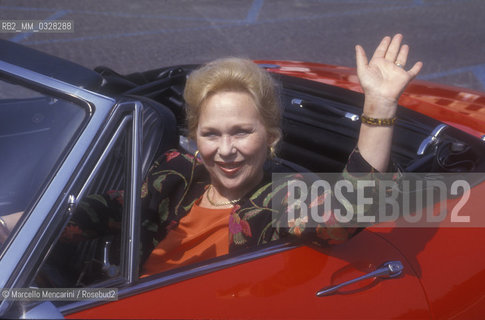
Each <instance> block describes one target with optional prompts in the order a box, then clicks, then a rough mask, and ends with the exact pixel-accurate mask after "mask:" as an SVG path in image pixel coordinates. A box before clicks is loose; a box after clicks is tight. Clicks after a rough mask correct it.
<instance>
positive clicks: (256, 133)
mask: <svg viewBox="0 0 485 320" xmlns="http://www.w3.org/2000/svg"><path fill="white" fill-rule="evenodd" d="M201 108H202V109H201V114H200V117H199V122H198V126H197V131H196V140H197V146H198V148H199V152H200V156H201V157H202V161H203V163H204V166H205V167H206V169H207V171H208V172H209V174H210V178H211V183H212V185H213V186H214V187H215V188H216V190H217V192H218V193H219V194H220V195H221V196H223V197H225V198H228V199H237V198H240V197H242V196H243V195H244V194H246V193H247V192H248V191H250V190H251V189H252V188H253V187H254V186H256V184H258V183H259V182H260V181H261V179H262V177H263V164H264V161H265V160H266V155H267V152H268V147H269V145H270V143H271V139H270V138H269V137H268V134H267V132H266V128H265V127H264V124H263V122H262V120H261V116H260V114H259V112H258V110H257V108H256V105H255V103H254V100H253V98H252V97H251V95H250V94H248V93H245V92H239V91H223V92H219V93H216V94H213V95H211V96H209V97H208V98H207V99H206V100H205V101H204V103H203V104H202V106H201Z"/></svg>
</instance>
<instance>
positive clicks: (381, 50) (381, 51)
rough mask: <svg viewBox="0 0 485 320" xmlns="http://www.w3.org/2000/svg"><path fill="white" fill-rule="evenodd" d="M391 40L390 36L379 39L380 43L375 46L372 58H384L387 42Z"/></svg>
mask: <svg viewBox="0 0 485 320" xmlns="http://www.w3.org/2000/svg"><path fill="white" fill-rule="evenodd" d="M390 41H391V38H390V37H384V38H382V40H381V43H379V45H378V46H377V48H376V51H374V55H373V56H372V59H377V58H384V57H385V56H386V52H387V48H388V47H389V43H390Z"/></svg>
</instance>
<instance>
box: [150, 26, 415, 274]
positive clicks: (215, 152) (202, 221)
mask: <svg viewBox="0 0 485 320" xmlns="http://www.w3.org/2000/svg"><path fill="white" fill-rule="evenodd" d="M401 41H402V36H401V35H400V34H397V35H395V36H394V37H393V38H392V39H391V38H389V37H385V38H384V39H382V41H381V43H380V44H379V46H378V47H377V49H376V51H375V53H374V55H373V57H372V59H371V60H370V62H368V60H367V57H366V54H365V52H364V50H363V49H362V47H361V46H356V60H357V72H358V77H359V80H360V82H361V86H362V88H363V90H364V93H365V103H364V112H363V117H362V119H363V124H362V126H361V129H360V135H359V140H358V144H357V146H358V150H356V151H354V152H353V154H352V155H351V157H350V159H349V163H348V164H347V169H346V170H347V171H350V172H355V171H367V172H370V173H372V172H375V171H385V169H386V168H387V167H388V162H389V155H390V146H391V139H392V132H393V126H392V125H393V123H394V121H395V112H396V108H397V101H398V98H399V96H400V94H401V93H402V91H403V90H404V88H405V87H406V85H407V84H408V83H409V82H410V81H411V80H412V79H413V78H414V77H415V76H416V75H417V74H418V72H419V70H420V69H421V67H422V63H421V62H418V63H416V64H415V65H414V66H413V67H412V68H411V69H410V70H409V71H405V70H404V65H405V64H406V60H407V56H408V50H409V49H408V46H406V45H402V46H401ZM184 97H185V100H186V103H187V107H188V109H187V114H188V128H189V135H190V137H191V138H193V139H194V140H195V141H196V143H197V147H198V159H192V158H190V157H188V156H187V155H182V154H180V153H178V152H177V151H171V152H169V153H167V154H165V155H164V156H163V157H162V158H160V159H159V160H158V161H157V162H156V163H155V164H154V166H153V167H152V169H151V171H150V174H149V178H148V181H147V182H146V183H145V185H144V189H143V193H142V197H143V198H144V201H145V202H144V208H146V212H147V213H148V212H151V216H152V218H151V219H150V218H149V219H147V220H145V222H144V224H145V225H149V224H150V223H152V225H156V228H153V229H156V231H155V232H153V233H152V234H151V235H150V234H148V233H145V236H153V237H154V238H155V240H156V241H160V242H158V244H157V245H156V247H155V249H154V250H153V251H152V252H151V254H150V256H149V257H148V260H147V261H146V263H145V265H144V272H145V274H147V275H148V274H154V273H157V272H160V271H162V270H167V269H170V268H172V267H175V266H182V265H186V264H189V263H193V262H196V261H200V260H203V259H207V258H210V257H215V256H218V255H221V254H225V253H228V252H231V251H233V250H236V249H237V248H241V247H249V246H253V245H259V244H262V243H266V242H268V241H272V240H275V239H278V238H280V237H282V236H286V235H287V234H288V233H289V234H294V235H299V236H302V232H303V228H304V224H302V223H301V221H300V224H298V225H295V222H294V221H293V224H291V223H292V222H290V228H289V229H287V230H284V229H279V228H274V222H275V221H274V220H273V219H274V216H272V215H271V206H270V205H269V202H268V201H267V200H268V197H271V196H272V195H270V192H271V188H270V186H271V182H270V181H269V179H268V178H265V173H264V171H263V164H264V162H265V161H266V159H267V157H268V155H269V154H270V153H272V150H273V149H274V146H275V145H276V144H277V142H278V140H279V139H280V135H281V133H280V129H279V121H280V111H279V110H280V109H279V106H278V103H277V98H276V92H275V86H274V84H273V82H272V79H271V77H270V76H269V75H268V74H267V73H266V72H265V71H263V70H262V69H260V68H259V67H258V66H256V65H254V64H253V63H252V62H249V61H247V60H242V59H234V58H232V59H231V58H230V59H222V60H216V61H214V62H212V63H209V64H208V65H206V66H203V67H202V68H201V69H199V70H196V71H194V72H193V73H192V74H191V75H190V77H189V79H188V80H187V85H186V88H185V92H184ZM160 208H163V209H160ZM160 217H162V218H160ZM160 220H161V221H162V222H160ZM228 227H229V230H227V229H228ZM328 227H329V225H328V224H327V225H325V226H320V228H319V227H317V228H315V229H314V230H310V231H309V232H308V233H309V234H311V235H310V236H311V237H313V238H314V239H318V240H321V241H323V242H324V243H332V242H335V241H341V240H344V239H346V238H349V237H351V236H352V235H353V234H354V232H355V229H354V228H328ZM228 233H229V242H228V241H227V238H228Z"/></svg>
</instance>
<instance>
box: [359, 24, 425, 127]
mask: <svg viewBox="0 0 485 320" xmlns="http://www.w3.org/2000/svg"><path fill="white" fill-rule="evenodd" d="M401 42H402V35H401V34H396V35H395V36H394V37H393V38H392V39H391V38H390V37H384V38H383V39H382V41H381V43H380V44H379V46H378V47H377V49H376V50H375V52H374V55H373V56H372V58H371V60H370V61H368V59H367V56H366V54H365V51H364V49H363V48H362V47H361V46H360V45H357V46H356V47H355V51H356V62H357V75H358V77H359V81H360V85H361V86H362V89H363V90H364V93H365V96H366V100H370V101H369V102H372V103H370V104H366V105H367V107H372V108H368V109H369V110H366V109H364V113H365V114H366V115H368V116H371V117H376V118H389V117H393V116H394V113H395V109H396V104H397V100H398V99H399V96H400V95H401V94H402V92H403V91H404V89H405V88H406V86H407V85H408V83H409V82H410V81H411V80H412V79H414V77H416V75H417V74H418V73H419V71H420V70H421V67H422V66H423V64H422V63H421V62H416V63H415V64H414V66H413V67H412V68H411V69H409V70H407V71H406V69H405V66H406V61H407V58H408V52H409V47H408V46H407V45H401Z"/></svg>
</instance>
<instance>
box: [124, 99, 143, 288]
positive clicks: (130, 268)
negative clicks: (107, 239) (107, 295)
mask: <svg viewBox="0 0 485 320" xmlns="http://www.w3.org/2000/svg"><path fill="white" fill-rule="evenodd" d="M142 109H143V106H142V104H141V103H140V102H138V101H137V102H135V109H134V110H133V126H132V150H131V175H132V176H131V182H130V189H131V190H130V191H131V192H130V207H129V212H130V215H129V223H128V234H129V239H128V243H127V249H128V253H127V255H128V257H127V258H128V259H127V260H128V261H127V266H126V268H127V273H128V282H130V283H132V282H133V281H134V280H135V279H137V278H138V270H139V268H138V264H139V252H140V251H139V239H140V214H139V213H140V212H141V196H140V192H141V184H142V177H141V175H142V173H141V165H139V164H140V161H141V153H142V150H141V148H142V146H143V142H142V141H141V140H142V138H143V129H142V125H143V116H142Z"/></svg>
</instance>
